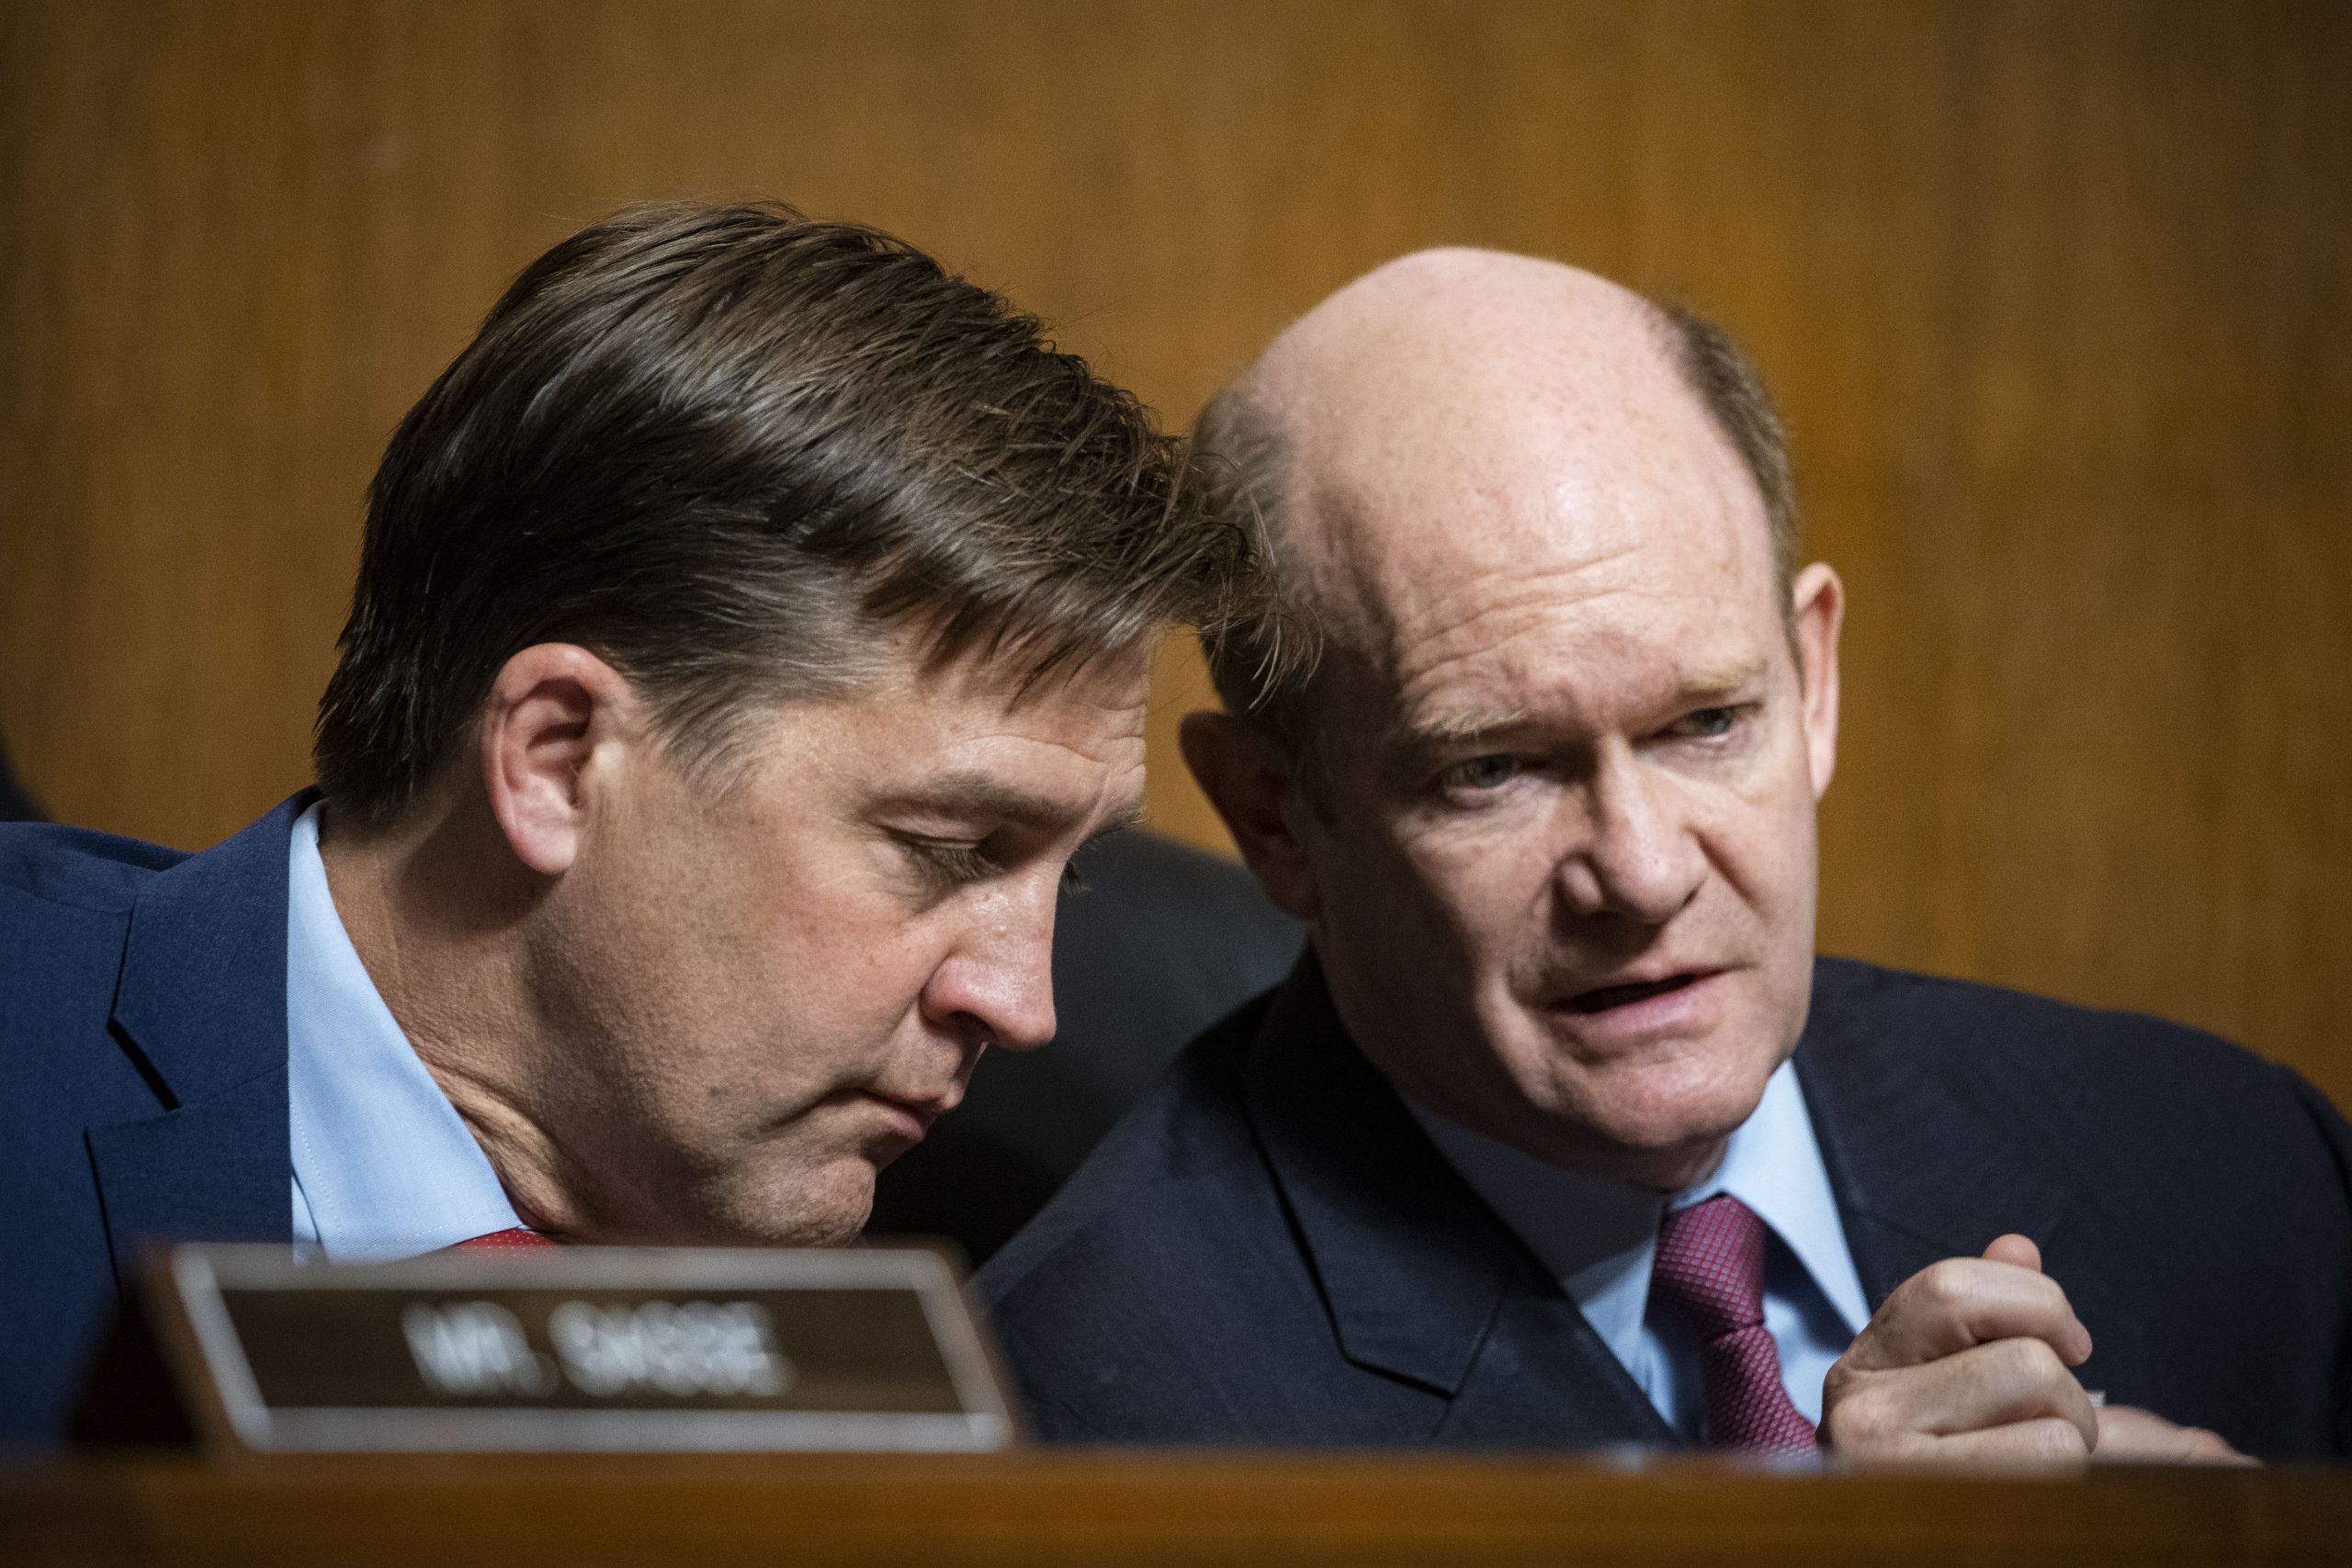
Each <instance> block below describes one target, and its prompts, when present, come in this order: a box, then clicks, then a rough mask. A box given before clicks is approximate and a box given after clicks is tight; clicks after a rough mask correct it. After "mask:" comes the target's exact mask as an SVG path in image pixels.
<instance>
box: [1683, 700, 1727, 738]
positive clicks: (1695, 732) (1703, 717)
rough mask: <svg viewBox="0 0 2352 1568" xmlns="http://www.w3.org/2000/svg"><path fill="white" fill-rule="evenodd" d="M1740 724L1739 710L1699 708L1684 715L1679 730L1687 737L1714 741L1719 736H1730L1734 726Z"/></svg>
mask: <svg viewBox="0 0 2352 1568" xmlns="http://www.w3.org/2000/svg"><path fill="white" fill-rule="evenodd" d="M1738 722H1739V710H1738V709H1737V708H1736V707H1723V708H1699V709H1697V710H1695V711H1693V712H1691V713H1687V714H1684V715H1683V716H1682V722H1681V724H1680V725H1679V727H1678V728H1680V729H1681V731H1682V732H1683V733H1684V734H1685V735H1691V736H1696V737H1697V738H1698V739H1702V740H1712V739H1715V738H1716V737H1718V736H1723V735H1729V734H1730V733H1731V728H1732V726H1733V725H1735V724H1737V723H1738Z"/></svg>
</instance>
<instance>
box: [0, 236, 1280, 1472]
mask: <svg viewBox="0 0 2352 1568" xmlns="http://www.w3.org/2000/svg"><path fill="white" fill-rule="evenodd" d="M1181 477H1182V463H1181V453H1180V449H1179V448H1178V447H1177V446H1175V445H1174V444H1172V443H1171V442H1170V441H1169V440H1167V439H1166V438H1164V437H1163V436H1161V435H1160V434H1158V433H1157V432H1156V431H1155V429H1154V428H1153V426H1152V424H1151V422H1150V420H1149V417H1148V414H1147V413H1146V412H1145V411H1144V410H1143V409H1141V408H1140V407H1139V406H1138V405H1137V404H1136V402H1135V400H1133V399H1132V398H1130V397H1128V396H1127V395H1126V394H1125V393H1123V392H1120V391H1118V390H1116V389H1114V388H1112V387H1109V386H1107V385H1105V384H1104V383H1103V382H1102V381H1100V380H1098V379H1096V378H1094V377H1093V376H1092V375H1091V373H1090V372H1089V371H1088V369H1087V367H1085V366H1084V365H1083V364H1082V363H1081V362H1080V361H1079V360H1077V359H1075V358H1073V357H1071V356H1069V355H1063V354H1059V353H1057V352H1055V351H1054V349H1053V348H1052V346H1051V345H1050V344H1047V343H1046V342H1045V341H1044V340H1043V338H1042V336H1041V333H1040V329H1039V327H1038V324H1037V323H1036V322H1035V321H1033V320H1031V319H1029V318H1027V317H1025V316H1022V315H1019V314H1016V313H1014V312H1013V311H1012V310H1011V309H1010V308H1009V307H1008V306H1007V305H1006V304H1005V302H1004V301H1003V300H1001V299H999V298H998V297H997V296H995V295H993V294H991V293H989V291H987V290H986V289H983V288H978V287H977V286H975V285H973V284H970V283H967V282H966V281H964V280H962V279H960V278H957V277H955V276H950V275H948V274H947V273H945V272H944V271H943V270H942V269H941V268H940V267H939V265H937V264H936V263H934V262H933V261H932V260H931V259H930V258H928V257H926V256H924V255H922V254H920V253H918V252H916V251H914V250H913V249H911V248H910V247H909V246H907V245H905V244H902V243H899V242H897V241H894V240H891V239H889V238H888V237H887V236H884V235H881V234H878V233H876V232H875V231H871V230H866V229H862V228H859V227H856V226H854V225H849V224H842V223H823V222H812V221H809V220H805V219H803V218H801V217H800V216H799V215H797V214H796V213H793V212H790V211H788V210H786V209H775V208H763V207H730V208H708V207H697V206H680V207H657V208H648V209H638V210H633V211H628V212H624V213H622V214H620V215H619V216H617V217H616V218H614V219H612V220H608V221H606V222H604V223H600V224H597V225H596V226H594V227H593V228H591V229H589V230H587V231H583V232H582V233H580V234H578V235H575V236H574V237H572V238H571V239H570V240H567V241H565V242H564V243H561V244H560V245H558V246H557V247H555V249H553V250H552V251H550V252H548V254H546V255H545V256H543V257H541V258H540V259H539V260H538V261H537V262H535V263H534V264H533V265H531V266H530V267H529V268H527V269H526V271H525V272H524V273H523V275H522V276H520V278H518V279H517V280H516V282H515V285H514V286H513V288H511V289H510V290H509V291H508V292H507V294H506V296H505V297H504V299H502V300H501V301H500V302H499V304H498V305H497V307H496V308H495V309H494V310H492V312H491V314H490V317H489V319H488V320H487V321H485V323H484V324H483V326H482V329H481V333H480V334H479V335H478V336H477V337H476V338H475V340H474V342H473V343H472V344H470V345H469V347H468V348H467V349H466V350H465V352H464V353H462V354H461V355H458V359H457V361H456V362H455V363H454V364H453V365H451V366H450V367H449V368H448V369H447V371H446V372H445V373H444V374H443V375H442V377H441V378H440V379H439V380H438V381H437V382H436V383H435V385H434V387H433V388H432V389H431V390H430V391H429V392H427V393H426V394H425V396H424V400H422V401H421V402H420V403H418V405H417V406H416V408H415V409H414V410H413V411H412V412H410V414H409V415H408V417H407V418H406V420H405V421H403V423H401V427H400V430H399V431H398V433H397V434H395V435H394V436H393V438H392V440H391V443H390V448H389V449H388V450H387V452H386V453H385V456H384V459H383V463H382V466H381V468H380V469H379V472H378V474H377V477H376V480H375V483H374V486H373V488H372V490H371V491H370V495H369V506H368V526H367V537H366V543H365V548H364V551H363V556H362V559H361V564H360V569H359V576H358V582H357V588H356V592H355V594H354V598H353V604H352V612H351V617H350V621H349V623H348V625H347V626H346V627H345V632H344V635H343V638H342V642H341V657H340V662H339V664H338V667H337V669H336V671H335V673H334V680H333V682H331V684H330V685H329V687H328V689H327V693H326V696H325V699H324V702H323V705H322V714H321V718H320V724H319V731H318V746H317V762H318V773H319V781H320V788H319V789H317V790H308V791H304V792H303V793H302V794H300V795H296V796H295V797H294V798H292V799H291V800H289V801H288V802H287V803H286V804H285V805H283V806H281V807H278V808H277V810H275V811H273V812H271V813H270V814H269V815H268V816H267V817H266V818H263V819H262V820H261V821H259V822H257V823H255V824H254V826H252V827H250V828H248V829H245V830H244V831H243V832H242V833H240V834H238V835H237V836H236V837H234V838H232V839H231V840H228V841H227V842H225V843H223V844H221V845H220V846H219V847H218V848H216V849H213V850H210V851H209V852H205V853H202V854H199V855H196V856H193V857H183V856H181V855H179V854H176V853H174V852H168V851H164V850H160V849H156V848H154V847H153V846H149V845H144V844H138V843H132V842H130V841H127V840H114V839H107V838H104V837H102V836H99V835H95V834H86V833H77V832H74V831H71V830H68V829H44V828H29V827H27V828H9V829H0V1062H4V1063H5V1064H6V1075H7V1081H8V1082H9V1084H10V1096H9V1100H8V1106H7V1109H6V1111H5V1112H0V1151H5V1153H0V1164H5V1168H6V1170H7V1171H8V1173H9V1179H8V1182H7V1185H6V1190H7V1193H8V1197H9V1203H8V1206H7V1213H6V1215H5V1217H0V1254H5V1255H6V1257H7V1258H8V1259H9V1268H8V1269H7V1270H6V1283H5V1284H0V1347H5V1348H0V1439H6V1438H27V1437H32V1436H37V1435H40V1434H43V1433H47V1432H50V1431H51V1430H53V1429H54V1428H55V1426H56V1424H57V1422H58V1420H59V1418H60V1416H61V1415H62V1409H63V1406H64V1404H65V1401H66V1399H67V1397H68V1394H69V1393H70V1391H71V1388H72V1386H73V1383H74V1378H75V1374H76V1371H77V1370H78V1368H79V1366H80V1364H81V1362H82V1360H83V1358H84V1355H85V1351H86V1349H87V1348H88V1346H89V1342H90V1339H91V1337H92V1334H93V1332H94V1330H95V1329H96V1326H97V1325H98V1324H99V1323H100V1321H101V1320H102V1318H103V1316H104V1314H105V1312H106V1310H107V1306H108V1304H109V1303H110V1301H111V1299H112V1295H113V1289H114V1286H115V1283H116V1281H117V1280H118V1279H119V1269H120V1267H121V1262H122V1260H123V1259H124V1258H127V1257H128V1256H129V1255H130V1251H131V1249H132V1248H134V1247H137V1246H138V1245H139V1244H140V1243H141V1242H143V1241H148V1240H154V1239H167V1238H180V1237H210V1238H237V1239H246V1240H272V1239H275V1240H279V1241H291V1242H293V1243H294V1244H296V1245H298V1246H300V1247H306V1248H310V1249H314V1250H315V1251H318V1252H321V1253H323V1254H324V1255H325V1256H326V1257H328V1258H382V1257H389V1256H398V1255H401V1254H405V1253H416V1252H423V1251H426V1250H431V1249H435V1248H438V1247H449V1246H454V1245H461V1244H465V1243H468V1242H470V1241H475V1240H478V1239H481V1238H484V1237H493V1238H499V1239H500V1240H501V1241H502V1242H503V1244H509V1245H512V1244H517V1243H525V1244H529V1243H536V1242H537V1241H540V1240H545V1239H554V1240H560V1241H588V1242H703V1243H719V1244H724V1243H801V1244H831V1243H838V1242H842V1241H845V1240H848V1239H849V1238H851V1237H853V1236H854V1235H856V1234H857V1231H858V1229H859V1226H860V1225H861V1224H862V1223H863V1222H864V1220H865V1214H866V1210H867V1205H868V1202H869V1201H870V1197H871V1191H872V1187H873V1181H874V1173H875V1170H876V1168H877V1167H879V1166H881V1165H883V1164H885V1163H886V1162H888V1160H889V1159H890V1158H891V1157H892V1156H894V1155H896V1154H897V1153H899V1151H901V1150H903V1149H905V1148H907V1147H908V1146H909V1145H911V1144H913V1143H914V1142H915V1141H917V1140H918V1139H920V1138H921V1137H922V1135H923V1132H924V1129H925V1128H926V1127H927V1126H928V1125H929V1124H930V1123H931V1122H932V1120H933V1118H935V1117H937V1116H939V1115H940V1114H942V1113H943V1112H944V1111H947V1110H949V1109H950V1108H951V1107H953V1106H954V1104H955V1103H956V1100H957V1099H958V1097H959V1096H960V1095H961V1094H962V1092H963V1088H964V1084H965V1081H966V1078H967V1076H968V1075H969V1073H970V1072H971V1070H972V1066H973V1064H974V1062H975V1061H976V1060H977V1059H978V1056H979V1055H980V1053H981V1052H982V1051H983V1050H984V1049H985V1048H986V1047H987V1046H989V1044H991V1043H995V1044H1001V1045H1003V1046H1005V1047H1007V1048H1009V1049H1013V1050H1020V1049H1024V1048H1027V1047H1030V1046H1034V1045H1037V1044H1040V1043H1043V1042H1044V1041H1045V1040H1046V1038H1047V1037H1048V1036H1050V1035H1051V1034H1052V1033H1053V1031H1054V1019H1053V1009H1052V1000H1051V993H1050V990H1049V981H1048V975H1047V964H1048V953H1049V944H1050V938H1051V931H1052V926H1053V920H1054V909H1055V900H1056V894H1057V889H1058V888H1059V886H1060V885H1061V881H1062V877H1063V872H1064V867H1065V865H1066V863H1067V862H1068V861H1069V858H1070V855H1071V853H1072V852H1073V851H1075V850H1076V849H1077V848H1078V847H1079V846H1080V844H1081V843H1082V842H1083V841H1084V840H1087V839H1088V838H1089V837H1090V836H1092V835H1096V834H1099V833H1101V832H1103V830H1105V829H1110V828H1113V827H1115V826H1117V825H1119V824H1121V823H1122V822H1124V821H1125V820H1127V819H1128V818H1130V817H1132V816H1133V814H1134V812H1135V810H1136V804H1137V800H1138V795H1139V790H1140V787H1141V775H1142V769H1143V739H1142V728H1143V705H1144V699H1145V688H1146V678H1147V667H1148V659H1149V655H1150V651H1151V649H1152V646H1153V643H1154V640H1155V638H1156V637H1157V635H1158V634H1159V629H1160V628H1161V626H1162V625H1163V624H1164V623H1166V622H1168V621H1170V620H1176V621H1186V622H1191V623H1193V624H1196V625H1202V626H1211V627H1214V626H1217V625H1219V624H1220V623H1221V622H1222V620H1223V619H1224V618H1225V617H1226V616H1227V615H1228V614H1229V613H1230V612H1231V610H1232V609H1233V606H1234V604H1235V602H1236V596H1237V595H1238V594H1239V593H1241V592H1244V591H1245V587H1246V585H1247V584H1248V583H1249V582H1250V581H1253V579H1254V573H1253V571H1252V570H1251V568H1252V561H1251V558H1250V548H1249V545H1248V540H1249V538H1250V535H1249V534H1248V533H1247V531H1245V530H1237V529H1235V528H1233V527H1230V526H1228V525H1221V524H1218V523H1216V522H1215V521H1213V520H1211V519H1209V518H1208V517H1206V516H1205V515H1204V513H1201V512H1200V511H1199V510H1198V509H1196V508H1195V507H1194V506H1193V504H1191V502H1190V501H1189V499H1188V498H1187V497H1186V496H1185V495H1184V494H1183V493H1182V489H1181V484H1180V481H1181Z"/></svg>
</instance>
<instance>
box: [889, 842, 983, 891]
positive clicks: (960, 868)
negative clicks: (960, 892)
mask: <svg viewBox="0 0 2352 1568" xmlns="http://www.w3.org/2000/svg"><path fill="white" fill-rule="evenodd" d="M908 843H909V847H910V848H911V849H912V850H913V851H914V852H915V855H916V857H917V858H918V859H919V860H921V861H922V865H923V869H924V870H925V871H926V872H928V873H929V874H931V876H932V877H933V879H934V880H935V881H938V882H941V883H944V884H945V885H946V886H951V887H961V886H964V885H965V884H966V883H967V882H978V881H981V880H983V879H985V878H987V877H989V876H993V875H995V874H996V871H997V865H996V863H995V862H994V861H992V860H990V859H989V857H988V855H987V853H986V852H983V851H982V850H981V848H980V846H979V845H978V844H967V843H961V842H958V841H957V840H953V839H912V840H908Z"/></svg>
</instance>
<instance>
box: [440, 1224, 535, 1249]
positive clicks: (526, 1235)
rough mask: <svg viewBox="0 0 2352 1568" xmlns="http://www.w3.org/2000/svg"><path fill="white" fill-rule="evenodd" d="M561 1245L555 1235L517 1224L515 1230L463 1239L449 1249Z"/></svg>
mask: <svg viewBox="0 0 2352 1568" xmlns="http://www.w3.org/2000/svg"><path fill="white" fill-rule="evenodd" d="M556 1246H560V1243H559V1242H557V1241H556V1239H555V1238H554V1237H553V1236H545V1235H540V1234H539V1233H538V1232H537V1231H526V1230H525V1229H523V1228H522V1227H521V1226H520V1225H517V1226H515V1228H514V1229H513V1230H504V1231H492V1232H491V1233H490V1234H489V1235H478V1236H475V1237H473V1238H471V1239H470V1240H467V1241H461V1242H459V1243H458V1245H457V1246H455V1247H451V1248H450V1249H449V1250H450V1251H452V1252H465V1251H469V1250H470V1249H472V1248H474V1247H556Z"/></svg>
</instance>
